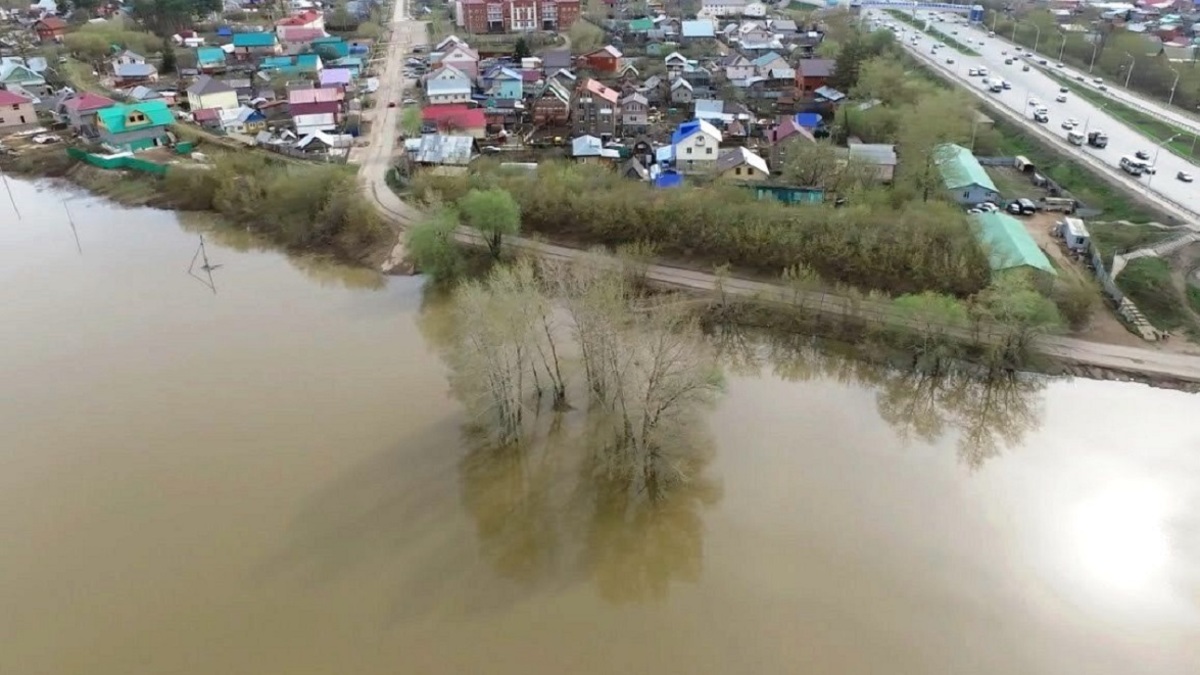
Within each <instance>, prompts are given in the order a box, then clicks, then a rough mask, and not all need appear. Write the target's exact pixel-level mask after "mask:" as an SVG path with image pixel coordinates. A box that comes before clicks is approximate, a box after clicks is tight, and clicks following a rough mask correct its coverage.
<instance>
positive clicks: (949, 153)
mask: <svg viewBox="0 0 1200 675" xmlns="http://www.w3.org/2000/svg"><path fill="white" fill-rule="evenodd" d="M933 161H934V163H935V164H937V168H938V172H939V173H941V174H942V182H943V183H944V184H945V186H946V190H947V191H948V192H949V193H950V198H951V199H953V200H954V201H955V202H958V203H959V204H962V205H971V204H980V203H982V202H996V203H999V201H1000V191H999V190H997V189H996V184H995V183H993V182H992V177H991V176H989V175H988V172H987V171H986V170H985V169H984V168H983V165H982V164H980V163H979V160H978V159H975V155H974V154H972V152H971V151H970V150H968V149H966V148H964V147H962V146H961V145H955V144H953V143H946V144H945V145H939V146H938V147H936V148H934V150H933Z"/></svg>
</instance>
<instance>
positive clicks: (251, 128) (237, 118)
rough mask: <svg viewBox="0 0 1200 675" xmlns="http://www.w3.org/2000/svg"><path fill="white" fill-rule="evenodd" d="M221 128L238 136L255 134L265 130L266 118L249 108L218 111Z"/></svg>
mask: <svg viewBox="0 0 1200 675" xmlns="http://www.w3.org/2000/svg"><path fill="white" fill-rule="evenodd" d="M219 114H220V116H221V128H222V129H224V130H225V131H229V132H233V133H238V134H257V133H258V132H260V131H262V130H264V129H266V128H267V116H266V115H264V114H262V113H261V112H259V111H258V110H256V109H254V108H251V107H250V106H241V107H240V108H235V109H233V110H221V111H219Z"/></svg>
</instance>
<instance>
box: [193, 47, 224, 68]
mask: <svg viewBox="0 0 1200 675" xmlns="http://www.w3.org/2000/svg"><path fill="white" fill-rule="evenodd" d="M224 67H225V50H224V49H221V48H220V47H200V48H199V49H197V50H196V68H198V69H199V70H200V72H205V71H213V70H219V69H221V68H224Z"/></svg>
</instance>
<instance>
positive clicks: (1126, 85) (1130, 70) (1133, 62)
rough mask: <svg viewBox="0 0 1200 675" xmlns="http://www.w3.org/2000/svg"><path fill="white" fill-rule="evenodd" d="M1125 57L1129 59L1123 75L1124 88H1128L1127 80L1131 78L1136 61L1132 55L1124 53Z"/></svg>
mask: <svg viewBox="0 0 1200 675" xmlns="http://www.w3.org/2000/svg"><path fill="white" fill-rule="evenodd" d="M1125 56H1128V57H1129V70H1128V71H1127V72H1126V73H1125V88H1126V89H1128V88H1129V78H1131V77H1133V67H1134V66H1136V65H1137V59H1135V58H1133V54H1130V53H1129V52H1125Z"/></svg>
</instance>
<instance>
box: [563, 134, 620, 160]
mask: <svg viewBox="0 0 1200 675" xmlns="http://www.w3.org/2000/svg"><path fill="white" fill-rule="evenodd" d="M571 157H572V159H574V160H576V161H579V162H609V163H611V162H615V161H616V160H618V159H620V157H621V153H620V152H619V151H618V150H616V149H615V148H606V147H604V141H602V140H600V139H599V138H596V137H595V136H587V135H584V136H580V137H578V138H575V139H573V140H572V141H571Z"/></svg>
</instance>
